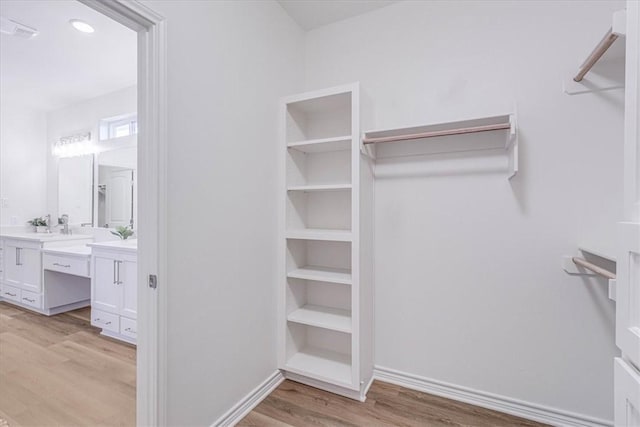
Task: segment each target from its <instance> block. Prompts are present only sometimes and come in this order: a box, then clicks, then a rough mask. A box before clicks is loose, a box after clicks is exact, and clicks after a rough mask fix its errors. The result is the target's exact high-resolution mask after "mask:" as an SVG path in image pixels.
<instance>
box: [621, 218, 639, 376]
mask: <svg viewBox="0 0 640 427" xmlns="http://www.w3.org/2000/svg"><path fill="white" fill-rule="evenodd" d="M618 227H619V229H618V245H619V249H618V255H617V265H616V344H617V345H618V347H620V349H621V350H622V354H623V355H625V356H626V357H628V358H629V360H631V362H633V363H634V364H635V365H636V366H640V314H639V313H640V223H632V222H623V223H620V224H619V225H618Z"/></svg>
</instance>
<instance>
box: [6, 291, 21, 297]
mask: <svg viewBox="0 0 640 427" xmlns="http://www.w3.org/2000/svg"><path fill="white" fill-rule="evenodd" d="M4 294H5V295H9V296H10V297H15V296H17V295H18V294H12V293H11V292H5V293H4Z"/></svg>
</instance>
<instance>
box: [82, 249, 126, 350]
mask: <svg viewBox="0 0 640 427" xmlns="http://www.w3.org/2000/svg"><path fill="white" fill-rule="evenodd" d="M89 246H90V247H91V324H92V325H93V326H96V327H98V328H101V329H102V335H105V336H108V337H111V338H115V339H119V340H122V341H126V342H128V343H131V344H135V343H136V339H137V320H136V319H137V312H138V308H137V307H138V279H137V274H138V268H137V258H138V254H137V252H138V247H137V240H136V239H132V240H119V241H114V242H100V243H91V244H89Z"/></svg>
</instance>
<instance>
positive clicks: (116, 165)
mask: <svg viewBox="0 0 640 427" xmlns="http://www.w3.org/2000/svg"><path fill="white" fill-rule="evenodd" d="M137 161H138V159H137V148H136V147H135V146H133V147H125V148H119V149H116V150H110V151H104V152H101V153H100V154H97V155H96V165H97V170H96V186H95V190H94V218H95V220H96V222H95V224H96V227H105V228H115V227H119V226H131V227H132V228H134V227H135V226H136V225H137V220H138V218H137V216H138V213H137V211H138V209H137V180H138V176H137V175H138V174H137Z"/></svg>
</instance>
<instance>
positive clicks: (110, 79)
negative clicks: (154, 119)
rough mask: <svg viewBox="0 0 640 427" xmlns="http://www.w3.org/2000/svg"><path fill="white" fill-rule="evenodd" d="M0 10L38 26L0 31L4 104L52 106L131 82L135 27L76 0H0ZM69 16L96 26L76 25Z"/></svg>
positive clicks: (0, 83) (0, 87)
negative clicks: (32, 32) (15, 32)
mask: <svg viewBox="0 0 640 427" xmlns="http://www.w3.org/2000/svg"><path fill="white" fill-rule="evenodd" d="M0 15H2V16H3V17H5V18H8V19H11V20H13V21H17V22H19V23H22V24H24V25H27V26H29V27H33V28H35V29H37V30H38V32H39V34H38V35H37V36H35V37H33V38H31V39H23V38H19V37H14V36H10V35H7V34H0V93H1V94H2V104H3V108H6V107H5V103H6V105H11V104H15V105H20V106H26V107H30V108H36V109H39V110H45V111H48V110H53V109H57V108H61V107H64V106H66V105H71V104H74V103H78V102H81V101H83V100H86V99H90V98H95V97H97V96H100V95H104V94H106V93H109V92H113V91H116V90H119V89H123V88H125V87H129V86H132V85H134V84H136V75H137V72H136V60H137V58H136V56H137V46H136V43H137V42H136V33H135V32H134V31H132V30H129V29H128V28H126V27H124V26H122V25H120V24H118V23H117V22H115V21H113V20H111V19H110V18H107V17H106V16H104V15H102V14H100V13H98V12H95V11H94V10H92V9H90V8H89V7H87V6H85V5H83V4H81V3H79V2H78V1H76V0H39V1H14V0H2V1H0ZM70 19H81V20H83V21H85V22H87V23H89V24H91V25H92V26H93V27H94V28H95V32H94V33H92V34H85V33H81V32H79V31H77V30H75V29H74V28H73V27H71V25H70V24H69V20H70Z"/></svg>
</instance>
